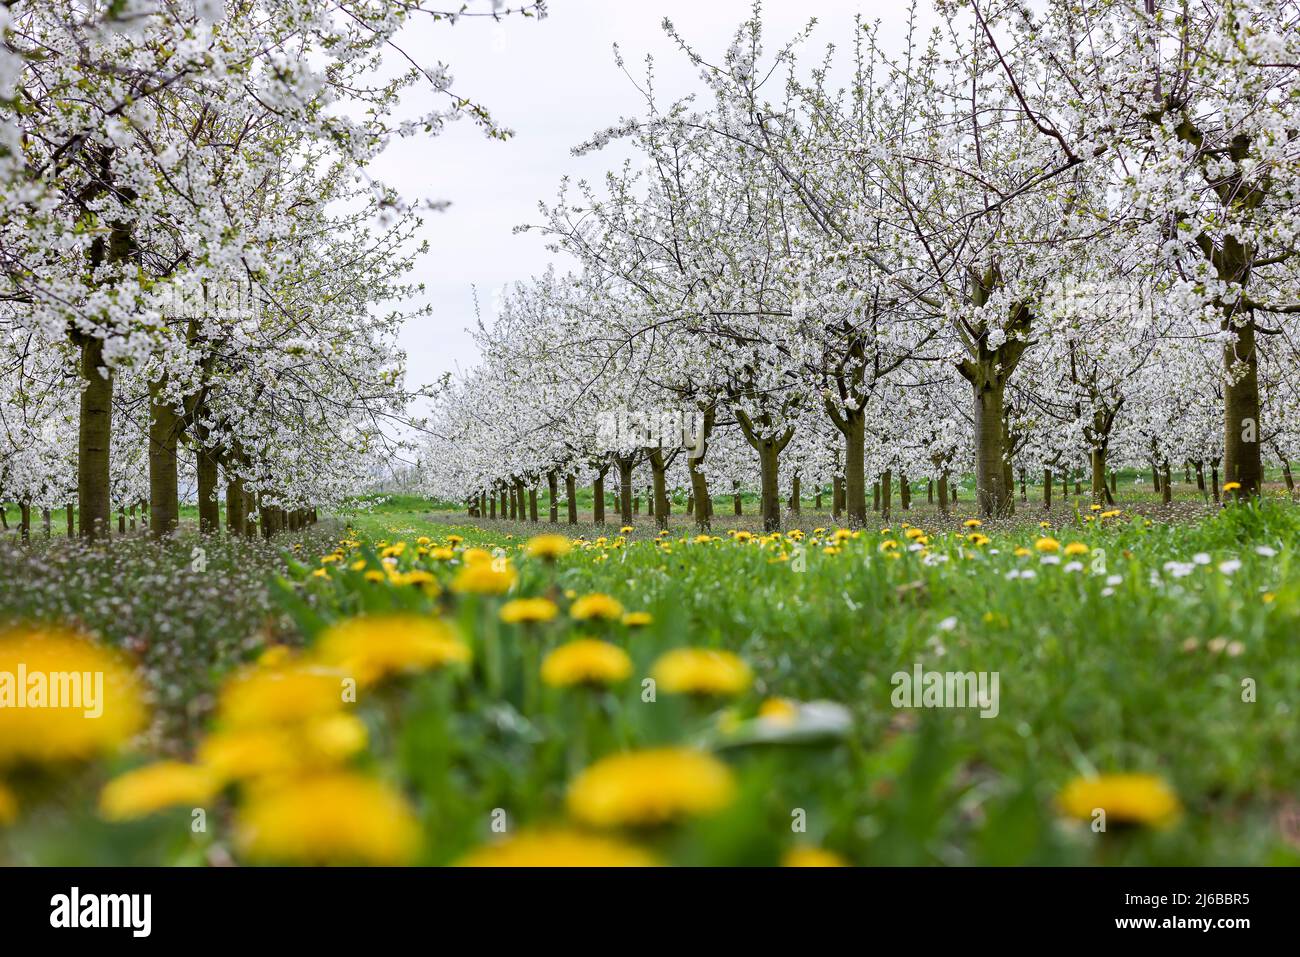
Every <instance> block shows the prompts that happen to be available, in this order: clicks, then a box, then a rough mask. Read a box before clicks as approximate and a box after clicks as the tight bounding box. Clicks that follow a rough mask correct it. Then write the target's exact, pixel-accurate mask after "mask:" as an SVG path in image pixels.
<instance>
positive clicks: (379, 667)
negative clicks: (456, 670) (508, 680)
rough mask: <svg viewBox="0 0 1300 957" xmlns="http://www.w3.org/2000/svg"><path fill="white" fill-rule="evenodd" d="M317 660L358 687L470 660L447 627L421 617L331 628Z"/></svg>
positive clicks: (372, 619) (368, 619) (370, 618)
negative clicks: (340, 671)
mask: <svg viewBox="0 0 1300 957" xmlns="http://www.w3.org/2000/svg"><path fill="white" fill-rule="evenodd" d="M315 653H316V656H317V657H318V658H319V660H320V661H321V662H322V663H324V664H326V665H332V666H335V667H338V668H340V669H343V670H345V671H347V672H348V673H349V674H351V675H352V676H354V677H355V678H356V679H357V681H359V682H360V683H361V684H363V685H368V684H373V683H375V682H376V681H379V680H380V679H382V678H385V677H387V676H389V675H393V674H400V673H403V672H418V671H427V670H429V669H431V668H439V667H442V666H443V665H448V664H459V663H463V662H467V661H469V659H470V650H469V646H468V645H466V644H465V643H464V642H463V641H461V640H460V638H459V637H458V636H457V634H456V632H455V630H454V629H453V627H452V626H451V625H449V624H448V623H447V622H444V621H441V620H439V619H437V618H430V617H428V616H425V615H406V614H396V615H362V616H359V617H357V618H349V619H347V620H346V621H341V622H339V623H338V624H335V625H331V626H330V627H329V628H327V629H325V631H324V632H323V633H322V634H321V636H320V639H319V641H318V642H317V644H316V652H315Z"/></svg>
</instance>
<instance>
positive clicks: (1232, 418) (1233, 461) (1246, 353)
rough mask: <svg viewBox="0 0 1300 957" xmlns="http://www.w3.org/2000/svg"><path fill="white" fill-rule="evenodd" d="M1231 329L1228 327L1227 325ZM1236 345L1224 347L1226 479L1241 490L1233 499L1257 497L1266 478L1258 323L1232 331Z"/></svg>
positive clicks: (1248, 320) (1248, 322)
mask: <svg viewBox="0 0 1300 957" xmlns="http://www.w3.org/2000/svg"><path fill="white" fill-rule="evenodd" d="M1224 328H1225V329H1228V323H1227V322H1226V321H1225V322H1224ZM1232 331H1233V332H1235V333H1236V336H1237V341H1236V342H1235V343H1234V342H1226V343H1224V345H1223V366H1224V372H1225V377H1224V384H1223V477H1224V479H1225V480H1226V481H1228V482H1236V483H1238V484H1239V485H1240V486H1241V487H1240V488H1239V489H1237V490H1236V492H1235V493H1234V497H1236V498H1239V499H1241V498H1247V497H1250V496H1254V495H1258V494H1259V491H1260V483H1261V481H1262V480H1263V477H1264V471H1263V462H1262V460H1261V458H1260V451H1259V436H1260V423H1259V357H1258V354H1257V353H1256V351H1255V320H1254V317H1253V316H1251V315H1247V317H1246V321H1245V322H1244V323H1242V324H1241V325H1240V326H1234V327H1232Z"/></svg>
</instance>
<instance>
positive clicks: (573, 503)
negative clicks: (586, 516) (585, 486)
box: [564, 472, 578, 525]
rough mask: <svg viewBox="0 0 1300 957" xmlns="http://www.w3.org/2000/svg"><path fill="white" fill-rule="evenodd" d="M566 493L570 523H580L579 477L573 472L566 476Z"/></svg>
mask: <svg viewBox="0 0 1300 957" xmlns="http://www.w3.org/2000/svg"><path fill="white" fill-rule="evenodd" d="M564 494H565V496H566V497H567V498H568V500H569V502H568V505H569V524H570V525H577V524H578V478H577V476H576V475H574V474H573V473H572V472H570V473H569V474H568V475H566V476H565V477H564Z"/></svg>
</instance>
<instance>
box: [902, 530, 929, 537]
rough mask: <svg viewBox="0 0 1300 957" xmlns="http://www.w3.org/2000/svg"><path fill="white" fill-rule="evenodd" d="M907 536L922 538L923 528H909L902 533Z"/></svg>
mask: <svg viewBox="0 0 1300 957" xmlns="http://www.w3.org/2000/svg"><path fill="white" fill-rule="evenodd" d="M903 534H904V535H905V536H906V537H907V538H922V537H923V536H924V535H925V532H924V530H922V529H919V528H909V529H908V530H907V531H905V532H904V533H903Z"/></svg>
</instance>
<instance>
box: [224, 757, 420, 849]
mask: <svg viewBox="0 0 1300 957" xmlns="http://www.w3.org/2000/svg"><path fill="white" fill-rule="evenodd" d="M236 824H237V835H238V843H239V846H240V848H241V849H242V850H243V852H244V853H245V854H247V855H248V857H249V858H250V859H253V860H259V861H275V862H283V863H297V864H406V863H409V862H410V861H411V860H413V859H414V857H415V855H416V854H417V852H418V850H419V847H420V840H421V837H420V829H419V826H418V824H417V823H416V819H415V815H414V813H413V812H412V811H411V808H410V806H409V805H408V804H407V802H406V800H405V799H404V798H403V797H402V796H401V794H399V793H398V792H397V791H395V790H393V789H392V788H390V787H388V786H387V785H385V784H383V783H381V782H379V781H376V780H373V779H371V778H367V777H363V776H361V775H359V774H351V773H346V772H340V773H333V774H325V775H319V776H315V777H308V778H302V779H297V780H290V781H287V782H277V783H276V784H275V785H270V786H262V787H260V788H255V789H254V790H253V792H252V793H251V794H250V795H249V797H248V799H247V800H246V801H245V803H244V805H243V807H241V808H240V810H239V814H238V817H237V820H236Z"/></svg>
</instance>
